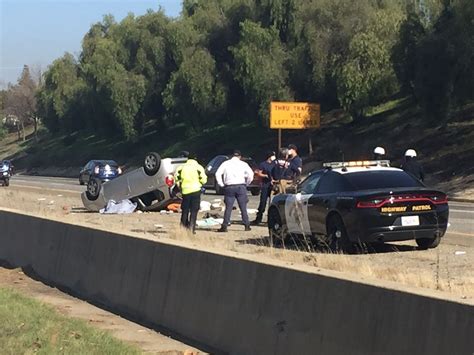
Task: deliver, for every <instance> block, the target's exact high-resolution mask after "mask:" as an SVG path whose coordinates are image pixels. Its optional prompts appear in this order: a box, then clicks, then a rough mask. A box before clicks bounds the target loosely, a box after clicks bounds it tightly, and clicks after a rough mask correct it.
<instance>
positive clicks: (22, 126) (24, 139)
mask: <svg viewBox="0 0 474 355" xmlns="http://www.w3.org/2000/svg"><path fill="white" fill-rule="evenodd" d="M21 132H22V136H23V142H24V141H26V135H25V122H23V121H21Z"/></svg>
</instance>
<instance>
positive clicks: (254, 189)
mask: <svg viewBox="0 0 474 355" xmlns="http://www.w3.org/2000/svg"><path fill="white" fill-rule="evenodd" d="M250 193H251V194H252V196H258V195H259V194H260V188H259V187H252V188H251V189H250Z"/></svg>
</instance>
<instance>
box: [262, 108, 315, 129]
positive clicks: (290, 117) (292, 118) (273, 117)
mask: <svg viewBox="0 0 474 355" xmlns="http://www.w3.org/2000/svg"><path fill="white" fill-rule="evenodd" d="M320 115H321V109H320V106H319V104H312V103H309V102H277V101H272V102H271V104H270V128H273V129H307V128H319V125H320Z"/></svg>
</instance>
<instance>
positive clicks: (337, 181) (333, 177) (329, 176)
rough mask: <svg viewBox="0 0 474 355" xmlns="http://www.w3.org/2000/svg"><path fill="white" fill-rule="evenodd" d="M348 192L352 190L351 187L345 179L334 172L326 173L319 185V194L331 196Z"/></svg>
mask: <svg viewBox="0 0 474 355" xmlns="http://www.w3.org/2000/svg"><path fill="white" fill-rule="evenodd" d="M347 190H350V187H349V186H348V183H347V182H346V180H345V179H344V177H343V176H341V175H340V174H338V173H335V172H332V171H328V172H326V173H325V174H324V175H323V177H322V178H321V181H320V183H319V185H318V194H331V193H335V192H340V191H347Z"/></svg>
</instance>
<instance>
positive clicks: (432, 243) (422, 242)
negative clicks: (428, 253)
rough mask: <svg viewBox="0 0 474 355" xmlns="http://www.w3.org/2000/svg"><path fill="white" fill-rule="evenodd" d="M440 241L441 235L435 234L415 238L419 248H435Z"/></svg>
mask: <svg viewBox="0 0 474 355" xmlns="http://www.w3.org/2000/svg"><path fill="white" fill-rule="evenodd" d="M440 242H441V236H439V235H438V236H437V237H434V238H419V239H416V244H418V246H419V247H420V249H432V248H436V247H437V246H438V245H439V243H440Z"/></svg>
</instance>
